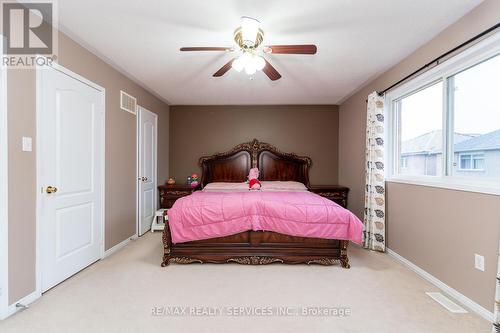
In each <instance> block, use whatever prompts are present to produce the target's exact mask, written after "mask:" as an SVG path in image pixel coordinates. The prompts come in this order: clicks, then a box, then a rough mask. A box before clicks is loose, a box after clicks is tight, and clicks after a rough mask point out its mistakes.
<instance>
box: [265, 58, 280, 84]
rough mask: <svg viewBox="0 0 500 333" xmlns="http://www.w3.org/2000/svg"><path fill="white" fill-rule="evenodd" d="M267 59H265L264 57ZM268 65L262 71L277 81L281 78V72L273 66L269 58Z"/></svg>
mask: <svg viewBox="0 0 500 333" xmlns="http://www.w3.org/2000/svg"><path fill="white" fill-rule="evenodd" d="M264 60H265V59H264ZM265 61H266V65H265V66H264V68H262V71H263V72H264V73H265V74H266V75H267V76H268V77H269V78H270V79H271V81H276V80H279V79H281V74H280V73H278V71H277V70H276V68H274V67H273V65H271V64H270V63H269V62H268V61H267V60H265Z"/></svg>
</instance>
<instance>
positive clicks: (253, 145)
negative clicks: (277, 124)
mask: <svg viewBox="0 0 500 333" xmlns="http://www.w3.org/2000/svg"><path fill="white" fill-rule="evenodd" d="M199 164H200V166H201V169H202V174H201V183H202V186H205V185H206V184H208V183H212V182H244V181H246V180H247V176H248V172H249V170H250V168H254V167H258V168H259V171H260V177H259V179H260V180H281V181H287V180H288V181H297V182H301V183H303V184H304V185H306V186H309V168H310V167H311V164H312V161H311V159H310V158H309V157H307V156H297V155H295V154H294V153H283V152H281V151H279V150H278V149H277V148H276V147H274V146H273V145H270V144H268V143H265V142H260V141H258V140H257V139H254V140H253V141H251V142H246V143H242V144H239V145H237V146H236V147H234V148H233V149H231V150H229V151H227V152H224V153H218V154H214V155H211V156H204V157H201V158H200V160H199Z"/></svg>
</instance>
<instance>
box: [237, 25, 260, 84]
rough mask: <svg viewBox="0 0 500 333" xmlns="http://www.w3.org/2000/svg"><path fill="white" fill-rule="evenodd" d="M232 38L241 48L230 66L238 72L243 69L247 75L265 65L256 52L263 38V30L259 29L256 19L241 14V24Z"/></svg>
mask: <svg viewBox="0 0 500 333" xmlns="http://www.w3.org/2000/svg"><path fill="white" fill-rule="evenodd" d="M234 40H235V42H236V43H237V44H238V45H239V46H240V48H241V55H240V56H239V57H238V58H236V59H235V60H234V61H233V63H232V64H231V67H232V68H234V69H235V70H236V71H238V72H241V71H242V70H245V73H247V74H248V75H253V74H255V72H257V71H260V70H262V69H263V68H264V67H265V66H266V61H265V60H264V58H263V57H262V56H260V55H258V52H257V48H258V46H259V45H260V43H262V41H263V40H264V31H262V29H260V22H259V21H258V20H256V19H254V18H251V17H248V16H243V17H242V18H241V26H240V27H239V28H237V29H236V30H235V32H234Z"/></svg>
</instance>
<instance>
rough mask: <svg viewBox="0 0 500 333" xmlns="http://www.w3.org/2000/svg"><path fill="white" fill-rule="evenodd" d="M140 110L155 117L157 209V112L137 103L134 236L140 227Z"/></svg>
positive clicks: (156, 192) (137, 234)
mask: <svg viewBox="0 0 500 333" xmlns="http://www.w3.org/2000/svg"><path fill="white" fill-rule="evenodd" d="M141 110H146V111H148V112H151V113H152V114H153V115H154V116H155V118H156V122H155V123H156V131H155V154H156V163H155V165H154V174H155V182H156V183H155V184H154V186H155V199H154V200H155V204H154V210H155V212H156V210H157V209H158V114H156V113H154V112H153V111H150V110H148V109H146V108H145V107H143V106H140V105H137V112H136V117H137V121H136V156H137V157H136V172H135V173H136V177H135V181H136V183H135V184H136V185H135V207H136V209H135V211H136V217H135V220H136V221H135V235H134V238H138V237H139V235H140V227H141V216H140V214H141V210H140V201H139V195H140V193H139V190H140V187H139V177H141V175H140V174H139V172H140V166H139V163H140V160H141V156H140V153H141V148H140V127H141V117H140V114H141Z"/></svg>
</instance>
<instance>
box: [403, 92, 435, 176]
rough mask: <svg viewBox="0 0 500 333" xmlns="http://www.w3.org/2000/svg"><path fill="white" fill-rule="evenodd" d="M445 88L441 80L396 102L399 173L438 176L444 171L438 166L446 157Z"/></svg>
mask: <svg viewBox="0 0 500 333" xmlns="http://www.w3.org/2000/svg"><path fill="white" fill-rule="evenodd" d="M442 91H443V83H442V82H437V83H434V84H432V85H430V86H428V87H425V88H423V89H421V90H418V91H417V92H415V93H412V94H411V95H408V96H406V97H403V98H401V99H399V100H397V102H396V103H397V108H398V118H399V119H398V125H399V126H398V127H399V135H398V137H399V140H398V141H399V142H398V146H399V155H400V159H401V165H400V166H399V172H400V173H402V174H407V175H429V176H436V175H439V174H440V173H441V170H440V168H438V167H437V166H438V165H441V163H442V162H441V160H442V158H443V147H442V137H443V135H442V122H443V120H442V116H441V107H442V104H443V101H442V97H441V96H442ZM403 155H404V156H403ZM403 159H404V160H405V165H403V162H402V160H403Z"/></svg>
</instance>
